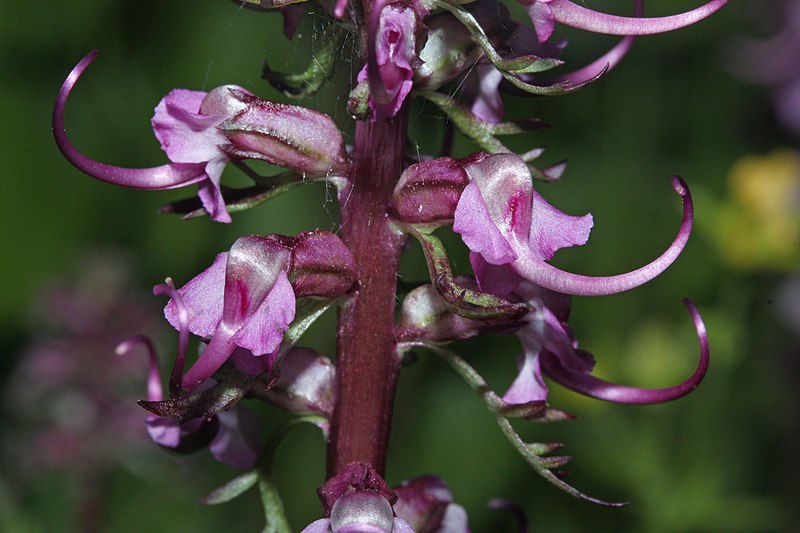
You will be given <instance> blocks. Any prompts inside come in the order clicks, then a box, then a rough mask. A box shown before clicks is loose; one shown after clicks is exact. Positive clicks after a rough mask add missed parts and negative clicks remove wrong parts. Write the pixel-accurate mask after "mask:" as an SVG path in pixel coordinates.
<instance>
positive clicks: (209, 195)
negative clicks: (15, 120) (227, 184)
mask: <svg viewBox="0 0 800 533" xmlns="http://www.w3.org/2000/svg"><path fill="white" fill-rule="evenodd" d="M96 56H97V51H96V50H95V51H93V52H90V53H89V54H88V55H87V56H86V57H84V58H83V59H82V60H81V61H80V62H79V63H78V64H77V65H76V66H75V68H74V69H73V70H72V72H71V73H70V74H69V76H68V77H67V79H66V80H65V81H64V85H62V87H61V90H60V91H59V93H58V98H57V100H56V105H55V108H54V109H53V133H54V135H55V139H56V144H57V145H58V148H59V149H60V150H61V153H62V154H64V157H66V158H67V160H68V161H69V162H70V163H72V164H73V165H75V166H76V167H77V168H78V169H79V170H82V171H83V172H85V173H87V174H89V175H90V176H92V177H95V178H97V179H99V180H102V181H106V182H109V183H114V184H116V185H122V186H125V187H131V188H135V189H148V190H158V189H174V188H176V187H183V186H185V185H191V184H193V183H197V184H198V194H199V196H200V199H201V200H202V202H203V207H204V208H205V209H206V210H207V211H208V212H209V214H210V215H211V217H212V218H213V219H214V220H217V221H219V222H230V216H229V215H228V213H227V211H226V210H225V205H224V203H223V202H222V197H221V194H220V190H219V180H220V177H221V175H222V170H223V168H224V167H225V163H227V161H228V157H227V156H226V155H225V154H224V153H222V152H221V151H220V150H219V149H218V148H217V145H218V144H220V143H225V142H227V141H226V139H225V136H224V135H223V134H222V133H221V132H219V131H218V130H217V129H216V126H217V125H218V124H220V123H221V122H223V121H224V120H225V119H226V118H228V117H229V116H230V115H231V114H233V113H235V112H236V111H237V110H239V109H242V108H243V107H244V106H243V105H242V104H241V103H240V102H238V101H237V100H236V99H234V98H233V97H232V96H231V95H230V93H229V91H228V89H227V88H226V87H219V88H217V89H215V90H214V91H212V92H211V93H203V92H198V91H187V90H184V89H176V90H174V91H172V92H170V93H169V94H168V95H167V96H165V97H164V98H163V99H162V100H161V102H160V103H159V104H158V106H157V107H156V111H155V115H154V117H153V121H152V124H153V129H154V131H155V133H156V137H158V140H159V141H160V143H161V147H162V149H163V150H164V151H165V152H166V154H167V157H169V159H170V161H172V163H170V164H167V165H162V166H158V167H152V168H140V169H132V168H122V167H116V166H112V165H107V164H105V163H100V162H98V161H95V160H93V159H91V158H89V157H86V156H85V155H83V154H82V153H80V152H79V151H78V150H76V149H75V147H73V146H72V144H71V143H70V142H69V139H67V136H66V132H65V129H64V107H65V106H66V103H67V97H68V96H69V94H70V92H71V91H72V88H73V86H74V85H75V82H77V81H78V78H79V77H80V76H81V75H82V74H83V72H84V71H85V70H86V68H87V67H88V66H89V64H90V63H91V62H92V61H93V60H94V58H95V57H96Z"/></svg>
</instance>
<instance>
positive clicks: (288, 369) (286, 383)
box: [266, 347, 336, 417]
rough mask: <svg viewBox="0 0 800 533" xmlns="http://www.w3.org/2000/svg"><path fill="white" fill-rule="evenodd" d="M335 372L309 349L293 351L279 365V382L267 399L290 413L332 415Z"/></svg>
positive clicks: (268, 393) (330, 364)
mask: <svg viewBox="0 0 800 533" xmlns="http://www.w3.org/2000/svg"><path fill="white" fill-rule="evenodd" d="M335 375H336V368H335V367H334V366H333V363H331V361H330V359H328V358H327V357H325V356H323V355H320V354H318V353H317V352H315V351H314V350H312V349H310V348H297V347H295V348H292V350H291V351H289V353H287V354H286V357H284V358H283V361H281V364H280V378H279V379H278V382H277V383H276V384H275V386H274V387H273V388H271V389H270V390H268V391H267V393H266V394H267V396H266V397H267V398H268V399H269V400H270V401H271V402H272V403H274V404H276V405H278V406H280V407H283V408H284V409H286V410H287V411H289V412H291V413H297V414H305V413H318V414H322V415H325V416H327V417H330V416H332V414H333V402H334V395H335V392H334V379H335Z"/></svg>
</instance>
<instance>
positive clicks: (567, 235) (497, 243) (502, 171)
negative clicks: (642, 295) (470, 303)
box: [453, 154, 693, 296]
mask: <svg viewBox="0 0 800 533" xmlns="http://www.w3.org/2000/svg"><path fill="white" fill-rule="evenodd" d="M464 170H465V172H466V174H467V176H468V178H469V184H468V185H467V186H466V187H465V188H464V191H463V192H462V193H461V197H460V199H459V201H458V205H457V206H456V210H455V215H454V223H453V230H454V231H455V232H457V233H460V234H461V238H462V239H463V240H464V243H465V244H466V245H467V246H468V247H469V249H470V251H471V254H470V260H471V262H472V265H473V269H474V270H475V274H476V277H477V278H478V283H479V285H480V287H481V290H483V291H484V292H491V293H493V294H497V295H501V296H502V295H504V294H507V293H509V292H510V291H511V290H513V289H514V287H516V286H517V285H518V284H519V282H520V281H521V280H522V279H527V280H530V281H532V282H534V283H535V284H537V285H539V286H541V287H545V288H547V289H550V290H552V291H556V292H560V293H564V294H575V295H585V296H590V295H601V294H614V293H617V292H623V291H626V290H629V289H632V288H634V287H638V286H639V285H642V284H644V283H646V282H648V281H650V280H651V279H653V278H654V277H656V276H658V275H659V274H660V273H661V272H663V271H664V270H665V269H666V268H667V267H668V266H669V265H671V264H672V262H673V261H675V259H677V257H678V255H679V254H680V252H681V251H682V250H683V248H684V246H685V245H686V242H687V241H688V239H689V234H690V233H691V227H692V220H693V209H692V200H691V196H690V194H689V190H688V188H687V187H686V184H685V183H684V182H683V180H681V179H680V178H678V177H674V178H673V181H672V186H673V188H674V189H675V191H676V192H677V193H678V194H679V195H680V196H681V197H682V199H683V203H684V213H683V221H682V223H681V227H680V229H679V231H678V235H677V236H676V238H675V240H674V241H673V242H672V244H671V245H670V246H669V247H668V248H667V249H666V251H664V253H662V254H661V256H660V257H658V258H657V259H655V260H654V261H653V262H651V263H649V264H648V265H645V266H644V267H641V268H639V269H636V270H633V271H631V272H627V273H625V274H619V275H616V276H605V277H591V276H582V275H579V274H572V273H569V272H565V271H563V270H560V269H558V268H556V267H554V266H552V265H550V264H549V263H547V261H549V260H550V259H551V258H552V257H553V254H555V252H556V251H558V250H559V249H560V248H564V247H567V246H577V245H582V244H585V243H586V241H587V239H588V238H589V232H590V231H591V228H592V225H593V222H592V217H591V215H588V214H587V215H584V216H571V215H566V214H564V213H562V212H561V211H559V210H558V209H556V208H554V207H553V206H551V205H550V204H549V203H547V201H546V200H545V199H544V198H542V197H541V196H540V195H539V194H538V193H537V192H536V191H535V190H534V189H533V185H532V180H531V176H530V172H529V171H528V168H527V166H526V165H525V162H524V161H522V159H520V158H519V157H518V156H515V155H512V154H496V155H485V156H484V157H473V158H470V160H468V163H467V164H465V166H464Z"/></svg>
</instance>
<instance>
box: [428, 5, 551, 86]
mask: <svg viewBox="0 0 800 533" xmlns="http://www.w3.org/2000/svg"><path fill="white" fill-rule="evenodd" d="M435 5H436V7H441V8H443V9H446V10H447V11H449V12H450V13H452V14H453V16H454V17H455V18H457V19H458V21H459V22H461V24H463V25H464V27H465V28H467V30H468V31H469V33H470V34H471V35H472V38H473V39H475V42H477V43H478V45H479V46H480V47H481V48H482V49H483V53H484V54H485V55H486V59H488V60H489V62H490V63H491V64H492V65H494V66H495V67H496V68H497V70H499V71H500V72H503V73H514V74H530V73H534V72H544V71H546V70H550V69H552V68H555V67H557V66H559V65H563V64H564V62H563V61H561V60H560V59H556V58H552V57H539V56H535V55H524V56H518V57H514V58H512V59H503V58H502V57H501V56H500V54H499V53H498V52H497V50H496V49H495V48H494V46H492V43H491V41H490V40H489V37H488V36H487V35H486V33H485V32H484V31H483V28H481V26H480V24H478V21H477V20H476V19H475V17H474V16H473V15H472V13H470V12H469V11H466V10H464V9H461V8H459V7H457V6H455V5H453V4H450V3H449V2H445V1H437V2H435ZM541 89H547V87H542V88H541Z"/></svg>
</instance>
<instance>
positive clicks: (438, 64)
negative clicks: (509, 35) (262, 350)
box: [414, 12, 483, 90]
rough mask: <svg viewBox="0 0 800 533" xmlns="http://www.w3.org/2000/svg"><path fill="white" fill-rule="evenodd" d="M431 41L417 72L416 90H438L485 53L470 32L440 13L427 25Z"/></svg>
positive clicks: (415, 76)
mask: <svg viewBox="0 0 800 533" xmlns="http://www.w3.org/2000/svg"><path fill="white" fill-rule="evenodd" d="M425 24H426V25H427V26H428V40H427V42H426V43H425V46H424V47H423V48H422V51H421V52H420V54H419V58H420V59H421V60H422V63H421V64H420V65H419V66H418V67H417V68H416V69H414V87H415V88H416V89H427V90H435V89H438V88H439V87H441V86H442V85H444V84H445V83H448V82H451V81H453V80H454V79H456V78H457V77H458V76H459V75H461V74H462V73H463V72H465V71H467V70H468V69H470V68H472V67H473V65H474V64H475V62H476V61H478V59H480V57H481V55H482V54H483V51H482V50H481V48H480V47H479V46H478V45H477V43H476V42H475V40H474V39H473V38H472V36H471V35H470V33H469V30H467V28H466V27H465V26H464V25H463V24H462V23H461V22H459V21H458V20H457V19H456V18H455V17H454V16H453V15H452V14H450V13H448V12H441V13H437V14H436V15H433V16H432V17H430V18H428V19H427V20H426V21H425Z"/></svg>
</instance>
